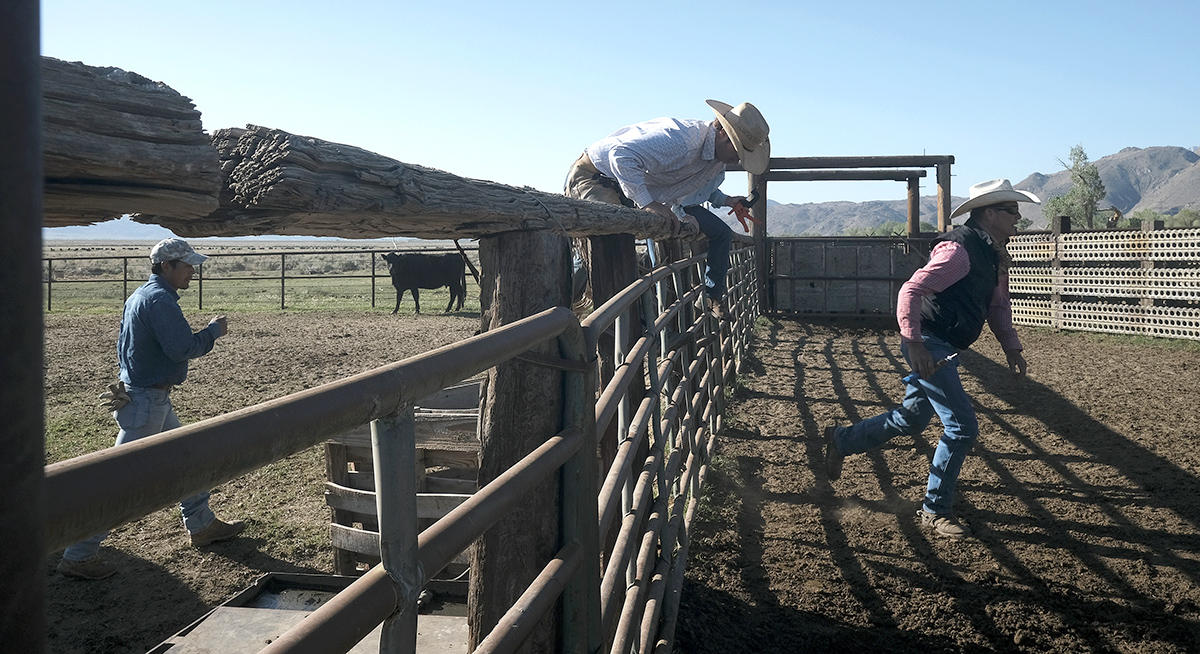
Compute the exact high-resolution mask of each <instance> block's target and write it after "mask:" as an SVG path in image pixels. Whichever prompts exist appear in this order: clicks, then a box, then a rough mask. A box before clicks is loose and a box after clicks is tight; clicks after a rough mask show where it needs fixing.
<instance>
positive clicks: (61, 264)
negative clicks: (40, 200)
mask: <svg viewBox="0 0 1200 654" xmlns="http://www.w3.org/2000/svg"><path fill="white" fill-rule="evenodd" d="M148 247H149V246H148V245H147V244H108V245H84V244H78V245H74V246H71V245H65V244H64V245H54V246H50V247H47V248H46V251H45V256H46V258H47V259H49V261H48V262H46V263H44V264H43V266H44V273H43V285H42V293H43V299H45V300H46V303H45V306H47V308H48V310H49V311H51V312H78V313H92V314H96V313H108V312H110V311H112V310H113V309H114V308H116V309H117V310H118V311H119V310H120V307H121V306H122V305H123V303H124V301H125V298H126V297H127V296H128V295H129V293H132V292H133V290H134V289H136V288H137V287H138V286H139V285H141V284H142V283H143V282H144V281H145V280H146V278H147V276H148V275H149V265H148V263H147V261H146V257H145V253H146V251H147V250H148ZM326 247H327V246H326ZM199 249H200V251H202V252H203V253H204V254H208V255H209V256H211V258H210V259H209V261H207V262H205V264H204V266H202V268H201V270H200V271H199V274H198V275H197V277H196V279H194V280H193V281H192V286H191V288H190V289H189V291H188V293H186V294H185V295H184V297H182V298H181V306H182V307H183V308H184V310H185V311H186V310H189V309H196V310H203V311H215V312H225V311H278V310H280V309H281V308H282V309H287V310H292V311H331V310H349V311H360V310H364V309H368V310H378V311H391V310H392V308H393V307H394V306H395V302H396V294H395V290H394V289H393V288H392V285H391V278H390V277H389V276H388V270H387V264H386V263H385V262H383V261H382V260H381V259H380V258H379V253H380V251H379V250H378V246H377V245H376V246H372V248H369V249H368V248H357V249H340V250H332V251H307V250H306V249H305V246H303V245H302V244H294V243H290V242H288V245H287V248H286V251H284V252H276V251H269V250H263V249H261V248H257V247H255V248H250V247H247V246H218V247H213V248H206V247H201V248H199ZM413 249H415V248H413ZM356 250H357V251H356ZM438 251H444V248H442V249H439V250H438ZM470 256H471V257H472V262H473V263H475V265H476V268H478V263H476V262H475V256H474V253H470ZM113 257H123V258H113ZM449 297H450V296H449V289H447V288H445V287H443V288H441V289H432V290H423V291H421V304H422V307H421V310H422V312H423V313H441V312H442V311H443V310H444V309H445V308H446V304H447V303H448V302H449ZM414 308H415V307H414V304H413V300H412V297H411V295H410V294H407V293H406V297H405V298H404V301H403V303H402V306H401V307H400V312H401V313H409V314H411V313H413V312H414ZM478 312H479V287H478V285H477V284H476V283H475V280H474V279H473V278H472V277H471V276H470V274H469V273H468V275H467V297H466V301H465V302H464V304H463V308H462V309H461V310H459V311H456V312H455V313H467V314H470V313H478Z"/></svg>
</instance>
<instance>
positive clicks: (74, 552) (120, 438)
mask: <svg viewBox="0 0 1200 654" xmlns="http://www.w3.org/2000/svg"><path fill="white" fill-rule="evenodd" d="M125 390H126V392H128V393H129V400H130V401H129V404H126V405H125V406H123V407H121V408H120V410H118V411H114V412H113V417H114V418H116V419H117V425H118V426H120V428H121V431H120V432H118V433H117V444H116V445H114V446H113V447H117V446H120V445H122V444H124V443H129V442H132V441H136V440H137V439H139V438H145V437H147V436H153V435H154V434H157V433H159V432H163V431H168V430H171V429H175V428H176V427H178V426H179V417H178V416H176V415H175V409H174V407H172V406H171V396H170V394H169V393H168V392H167V391H165V390H163V389H159V388H139V387H136V386H129V387H127V388H126V389H125ZM208 496H209V494H208V493H198V494H196V495H193V496H191V497H189V498H187V499H185V500H183V501H182V502H180V503H179V508H180V510H181V511H182V512H183V526H184V527H187V530H188V531H189V532H191V533H196V532H197V531H200V530H202V529H204V528H205V527H207V526H209V525H210V524H212V521H213V520H214V519H215V518H216V516H214V515H213V512H212V509H210V508H209V507H208ZM107 537H108V532H104V533H100V534H96V535H95V536H92V537H90V538H87V539H85V540H81V541H79V542H78V543H75V544H73V545H70V546H68V547H67V549H66V551H64V552H63V558H64V559H68V560H71V561H82V560H84V559H90V558H92V557H93V556H95V555H96V553H97V552H99V551H100V543H101V542H102V541H103V540H104V539H105V538H107Z"/></svg>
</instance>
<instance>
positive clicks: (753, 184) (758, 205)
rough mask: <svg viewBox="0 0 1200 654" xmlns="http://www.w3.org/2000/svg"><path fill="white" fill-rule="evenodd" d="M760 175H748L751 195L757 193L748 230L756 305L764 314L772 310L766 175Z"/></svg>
mask: <svg viewBox="0 0 1200 654" xmlns="http://www.w3.org/2000/svg"><path fill="white" fill-rule="evenodd" d="M769 172H770V169H768V170H767V171H766V172H764V174H762V175H750V176H749V177H750V182H749V185H750V188H749V191H750V192H751V193H753V192H755V191H758V202H755V203H754V206H753V207H751V209H750V213H751V215H753V216H754V217H755V218H757V219H758V220H757V221H752V225H753V227H751V228H750V238H752V239H753V240H754V253H755V256H757V257H758V305H759V307H761V308H762V311H763V312H764V313H765V312H767V311H771V310H773V309H774V308H775V307H772V306H771V304H770V302H771V300H770V297H771V296H770V291H769V289H768V287H769V286H770V284H771V277H770V272H771V259H770V257H769V256H768V252H767V178H766V173H769Z"/></svg>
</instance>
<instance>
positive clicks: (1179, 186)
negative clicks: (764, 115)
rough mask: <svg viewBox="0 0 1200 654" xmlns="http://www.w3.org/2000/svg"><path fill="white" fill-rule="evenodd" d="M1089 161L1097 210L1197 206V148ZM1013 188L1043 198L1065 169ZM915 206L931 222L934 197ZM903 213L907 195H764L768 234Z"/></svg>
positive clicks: (851, 224) (1035, 214) (1036, 214)
mask: <svg viewBox="0 0 1200 654" xmlns="http://www.w3.org/2000/svg"><path fill="white" fill-rule="evenodd" d="M1092 163H1094V164H1095V165H1096V169H1097V170H1098V171H1099V172H1100V180H1101V181H1102V182H1104V189H1105V191H1106V195H1105V198H1104V201H1102V202H1101V203H1100V208H1101V209H1104V208H1108V207H1110V206H1111V207H1115V208H1117V209H1118V210H1119V211H1121V213H1123V214H1129V213H1130V212H1133V211H1140V210H1142V209H1149V210H1152V211H1155V212H1157V213H1165V214H1173V213H1176V212H1178V211H1179V210H1180V209H1184V208H1189V207H1190V208H1197V209H1200V147H1197V148H1193V149H1190V150H1189V149H1187V148H1181V147H1174V146H1156V147H1149V148H1125V149H1123V150H1121V151H1120V152H1117V153H1116V154H1110V155H1108V156H1106V157H1103V158H1101V159H1097V160H1095V161H1093V162H1092ZM1013 186H1014V187H1015V188H1018V189H1021V190H1023V191H1030V192H1032V193H1033V194H1034V195H1036V196H1038V197H1039V198H1041V200H1042V201H1043V202H1045V201H1046V200H1047V199H1049V198H1051V197H1055V196H1059V195H1063V194H1065V193H1066V192H1067V191H1068V190H1069V189H1070V188H1071V171H1069V170H1060V171H1058V172H1056V173H1054V174H1051V175H1045V174H1042V173H1036V172H1035V173H1032V174H1030V175H1029V176H1028V177H1026V178H1025V179H1023V180H1021V181H1020V182H1018V183H1016V184H1014V185H1013ZM954 190H959V189H954ZM964 200H966V197H965V196H957V195H952V202H951V205H952V206H957V205H958V204H959V203H961V202H963V201H964ZM920 205H921V220H922V222H926V223H930V224H936V223H937V198H936V196H932V195H931V196H925V197H922V198H920ZM907 211H908V200H907V199H900V200H875V201H870V202H814V203H807V204H780V203H777V202H773V201H770V199H769V198H768V204H767V230H768V233H769V234H770V235H771V236H801V235H803V236H818V235H837V234H842V233H845V231H846V230H847V229H862V228H867V229H869V228H873V227H877V226H879V225H881V224H883V223H886V222H897V221H898V222H905V221H907V220H908V217H907ZM1021 215H1022V216H1023V217H1025V218H1028V219H1030V221H1031V222H1032V225H1031V228H1032V229H1042V228H1045V226H1046V217H1045V216H1043V215H1042V211H1041V207H1040V206H1039V205H1034V204H1022V205H1021Z"/></svg>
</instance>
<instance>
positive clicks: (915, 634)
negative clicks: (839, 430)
mask: <svg viewBox="0 0 1200 654" xmlns="http://www.w3.org/2000/svg"><path fill="white" fill-rule="evenodd" d="M1021 331H1022V338H1023V340H1024V343H1025V347H1026V355H1027V358H1028V360H1029V362H1030V366H1031V370H1030V372H1031V377H1030V378H1028V379H1025V380H1020V379H1016V378H1014V377H1013V376H1012V375H1011V374H1010V373H1009V372H1008V371H1007V369H1006V368H1005V367H1004V365H1003V362H1004V356H1003V353H1002V352H1001V351H1000V350H999V347H998V346H997V345H996V343H995V340H994V339H993V338H991V336H990V334H989V333H986V332H985V335H984V337H983V338H981V339H980V342H979V343H978V344H977V347H978V350H977V351H976V352H969V353H967V354H965V355H964V356H963V357H962V358H963V362H962V367H961V371H962V373H963V376H964V382H965V385H966V389H967V392H968V393H970V394H971V395H972V397H973V398H974V399H975V401H976V407H977V410H978V412H979V418H980V429H981V435H980V439H979V441H978V443H977V445H976V447H975V449H974V450H973V452H972V454H971V456H970V457H968V459H967V462H966V465H965V466H964V468H963V472H962V476H961V482H960V498H959V503H958V508H959V512H960V514H962V515H963V516H965V517H966V519H967V520H968V521H969V523H970V524H971V525H972V527H973V528H974V529H975V531H976V537H975V538H972V539H969V540H966V541H949V540H944V539H937V538H935V537H934V536H932V535H930V534H927V533H926V532H923V531H922V530H921V529H920V528H919V526H918V524H917V522H916V521H915V519H914V517H913V516H914V511H915V510H916V508H917V507H918V501H919V499H920V498H921V497H922V496H923V494H924V485H925V480H926V476H927V469H928V462H929V458H930V455H931V453H932V447H933V445H934V444H936V438H937V437H938V435H939V434H940V425H939V424H938V423H937V421H936V418H935V420H934V424H933V425H931V426H930V427H929V428H928V429H927V430H926V431H925V433H924V434H923V435H922V436H921V437H919V438H916V439H913V438H898V439H895V440H893V441H892V442H891V443H890V444H889V445H888V446H886V447H885V448H884V449H882V450H880V451H877V452H875V453H871V454H867V455H859V456H855V457H851V458H848V459H847V460H846V465H845V470H844V472H843V475H842V478H841V479H840V480H838V481H836V482H833V483H832V484H831V483H830V481H829V480H828V479H827V478H826V476H825V474H824V473H823V472H822V471H821V470H820V468H819V467H816V466H814V465H813V462H814V461H818V460H819V456H820V452H821V446H820V443H819V434H820V430H821V427H823V426H824V425H827V424H832V423H834V422H839V423H841V424H846V422H847V420H859V419H862V418H866V417H869V416H871V415H874V414H876V413H878V412H880V411H882V410H885V409H887V408H890V407H891V406H892V405H893V404H894V403H896V402H898V401H899V399H900V398H901V397H902V394H903V385H902V384H901V382H900V381H899V377H900V376H901V374H903V373H902V369H903V358H902V356H901V355H900V352H899V342H898V339H897V337H896V336H895V335H894V329H888V328H886V327H884V326H858V327H847V326H845V325H841V326H837V325H830V324H813V323H807V322H796V321H787V320H775V321H771V322H770V323H769V324H768V325H767V327H765V328H762V329H760V331H759V339H758V341H757V342H756V344H755V350H754V352H753V354H754V359H753V361H752V362H751V365H750V371H749V372H748V373H747V374H745V375H743V377H742V380H741V381H742V383H743V384H744V386H743V387H742V388H741V389H739V391H738V394H737V402H736V403H735V405H734V406H733V414H732V416H731V417H730V419H729V422H728V423H727V424H728V425H729V428H728V429H727V431H726V433H725V434H724V435H723V438H721V440H720V441H719V447H718V454H717V457H716V460H715V461H714V465H713V468H714V469H713V472H712V473H711V476H710V478H709V479H710V484H711V485H710V487H709V488H710V491H709V492H710V493H711V495H710V496H709V497H708V499H707V501H706V502H705V504H704V505H703V506H702V511H701V512H700V513H699V514H698V515H700V516H701V518H700V521H699V522H698V527H697V528H696V532H695V536H694V537H695V539H696V542H695V543H694V544H693V546H692V550H691V556H690V560H689V564H688V569H689V573H688V582H687V584H686V586H685V589H684V595H683V607H682V610H681V615H680V622H679V628H678V631H677V636H678V644H679V647H680V650H681V651H684V652H690V653H701V652H722V653H727V652H798V651H849V650H855V651H907V652H929V651H1024V652H1085V651H1089V652H1090V651H1115V652H1189V651H1190V652H1195V651H1200V480H1198V478H1197V475H1200V449H1198V447H1197V446H1198V444H1200V404H1198V401H1197V397H1198V395H1197V391H1198V389H1200V348H1198V347H1196V344H1195V343H1191V344H1186V345H1180V344H1178V343H1175V344H1172V343H1171V342H1167V341H1157V342H1151V341H1142V342H1135V341H1133V340H1131V339H1118V338H1108V337H1102V336H1097V335H1089V334H1080V333H1063V334H1057V333H1054V332H1052V331H1049V330H1032V329H1023V330H1021Z"/></svg>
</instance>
